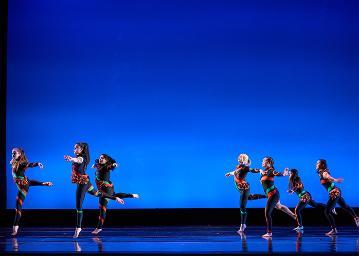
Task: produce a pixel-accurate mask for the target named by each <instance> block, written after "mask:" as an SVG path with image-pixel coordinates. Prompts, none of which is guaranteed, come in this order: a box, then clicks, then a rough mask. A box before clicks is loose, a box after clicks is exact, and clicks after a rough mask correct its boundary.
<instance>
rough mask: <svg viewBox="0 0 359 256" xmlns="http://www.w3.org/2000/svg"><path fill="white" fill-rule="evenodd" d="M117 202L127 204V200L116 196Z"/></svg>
mask: <svg viewBox="0 0 359 256" xmlns="http://www.w3.org/2000/svg"><path fill="white" fill-rule="evenodd" d="M116 202H117V203H119V204H125V201H123V200H122V199H121V198H119V197H116Z"/></svg>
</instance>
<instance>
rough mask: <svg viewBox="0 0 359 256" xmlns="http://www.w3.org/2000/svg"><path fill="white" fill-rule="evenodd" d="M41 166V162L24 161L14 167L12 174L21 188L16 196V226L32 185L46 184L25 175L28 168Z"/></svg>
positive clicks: (18, 187) (17, 185)
mask: <svg viewBox="0 0 359 256" xmlns="http://www.w3.org/2000/svg"><path fill="white" fill-rule="evenodd" d="M36 166H39V163H22V164H19V165H18V166H17V167H13V168H12V176H13V180H14V183H15V184H16V187H17V189H18V190H19V191H18V193H17V196H16V208H15V211H16V213H15V219H14V226H18V225H19V222H20V218H21V211H22V204H23V202H24V200H25V198H26V195H27V192H28V191H29V187H31V186H45V185H44V183H43V182H40V181H36V180H29V179H28V178H27V177H26V176H25V171H26V169H27V168H29V167H30V168H32V167H36Z"/></svg>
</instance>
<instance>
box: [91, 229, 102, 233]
mask: <svg viewBox="0 0 359 256" xmlns="http://www.w3.org/2000/svg"><path fill="white" fill-rule="evenodd" d="M101 231H102V229H101V228H96V229H95V230H94V231H92V232H91V234H93V235H98V233H100V232H101Z"/></svg>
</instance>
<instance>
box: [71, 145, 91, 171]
mask: <svg viewBox="0 0 359 256" xmlns="http://www.w3.org/2000/svg"><path fill="white" fill-rule="evenodd" d="M74 153H75V155H76V156H81V157H82V158H83V159H84V163H85V166H87V165H88V163H89V162H90V151H89V145H88V144H87V143H85V142H78V143H76V144H75V146H74Z"/></svg>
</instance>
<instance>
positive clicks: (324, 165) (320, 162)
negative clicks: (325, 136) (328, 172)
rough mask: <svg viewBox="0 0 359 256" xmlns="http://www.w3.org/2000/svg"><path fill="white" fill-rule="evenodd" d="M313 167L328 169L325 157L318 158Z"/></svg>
mask: <svg viewBox="0 0 359 256" xmlns="http://www.w3.org/2000/svg"><path fill="white" fill-rule="evenodd" d="M315 167H316V169H317V170H325V169H328V165H327V161H326V160H325V159H319V160H318V161H317V164H316V166H315Z"/></svg>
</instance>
